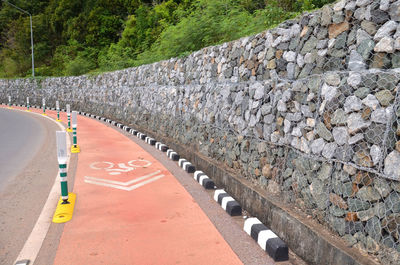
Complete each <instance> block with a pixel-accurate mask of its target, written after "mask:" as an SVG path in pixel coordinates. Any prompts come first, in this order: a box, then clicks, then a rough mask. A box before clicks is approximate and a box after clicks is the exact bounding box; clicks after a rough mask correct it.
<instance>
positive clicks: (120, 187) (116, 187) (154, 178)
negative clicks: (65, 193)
mask: <svg viewBox="0 0 400 265" xmlns="http://www.w3.org/2000/svg"><path fill="white" fill-rule="evenodd" d="M162 177H165V175H158V176H155V177H153V178H151V179H148V180H145V181H142V182H140V183H138V184H136V185H133V186H130V187H124V186H120V185H115V184H110V183H106V182H99V181H93V180H87V179H86V180H85V182H86V183H90V184H95V185H99V186H105V187H110V188H115V189H120V190H126V191H132V190H134V189H137V188H140V187H142V186H144V185H146V184H148V183H151V182H153V181H156V180H158V179H160V178H162Z"/></svg>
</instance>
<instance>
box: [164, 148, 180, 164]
mask: <svg viewBox="0 0 400 265" xmlns="http://www.w3.org/2000/svg"><path fill="white" fill-rule="evenodd" d="M167 156H168V157H169V158H170V159H171V160H172V161H178V160H179V158H180V156H179V155H178V153H177V152H175V151H174V150H172V149H168V150H167Z"/></svg>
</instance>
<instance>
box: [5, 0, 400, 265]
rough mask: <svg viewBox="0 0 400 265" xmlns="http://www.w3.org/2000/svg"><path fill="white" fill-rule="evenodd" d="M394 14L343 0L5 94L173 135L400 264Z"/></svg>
mask: <svg viewBox="0 0 400 265" xmlns="http://www.w3.org/2000/svg"><path fill="white" fill-rule="evenodd" d="M399 22H400V1H391V0H381V1H372V0H357V1H348V0H347V1H345V0H343V1H340V2H337V3H336V4H334V5H332V6H325V7H324V8H323V9H322V10H318V11H315V12H313V13H310V14H303V15H302V16H301V17H299V18H298V19H296V20H290V21H286V22H285V23H283V24H281V25H280V26H278V27H277V28H275V29H272V30H269V31H266V32H263V33H260V34H258V35H255V36H251V37H247V38H243V39H240V40H237V41H233V42H229V43H225V44H222V45H219V46H214V47H208V48H205V49H202V50H200V51H198V52H195V53H193V54H191V55H189V56H188V57H186V58H181V59H171V60H168V61H163V62H159V63H155V64H151V65H146V66H141V67H137V68H130V69H126V70H123V71H116V72H112V73H105V74H102V75H99V76H81V77H65V78H47V79H43V80H33V79H19V80H0V87H1V90H0V100H1V101H2V102H7V96H8V95H11V96H12V97H13V100H14V102H15V103H19V104H23V103H24V101H25V98H26V97H27V96H29V97H30V100H31V104H37V105H39V104H40V102H41V99H42V97H46V99H47V102H49V103H50V104H54V102H55V100H60V101H61V102H62V103H63V104H65V103H71V104H72V105H73V107H74V108H75V109H78V110H82V111H86V112H91V113H95V114H98V115H105V116H108V117H110V118H113V119H117V120H121V121H124V122H127V123H136V124H139V125H141V126H144V127H146V128H148V129H149V130H152V131H154V132H156V133H157V134H160V135H164V136H168V137H171V138H173V139H175V140H177V141H179V142H180V143H182V144H184V145H186V146H188V147H190V148H192V149H193V150H194V151H197V152H200V153H202V154H204V155H206V156H208V157H210V158H213V159H215V160H217V161H219V162H221V163H224V164H225V165H226V166H227V167H229V168H232V169H234V170H235V171H236V172H239V173H240V175H241V176H242V177H243V178H247V179H249V180H251V181H253V182H254V183H256V184H257V185H259V186H261V187H263V188H264V189H266V190H267V191H268V192H270V193H273V194H275V195H276V196H281V198H282V200H283V201H285V202H286V203H288V204H291V205H293V206H294V207H293V208H294V209H299V210H301V211H302V212H305V213H307V214H308V215H310V216H312V217H313V218H314V219H315V220H317V221H319V222H321V223H322V224H324V225H326V227H328V228H329V229H331V230H332V231H334V232H335V233H337V234H338V235H340V236H341V237H342V238H343V239H344V240H345V241H346V242H347V244H348V245H349V246H352V247H355V248H357V249H359V250H360V251H362V252H366V253H369V254H371V255H375V256H376V257H377V258H379V259H380V261H381V262H382V263H384V264H399V263H400V261H399V260H400V257H399V252H400V182H399V180H400V141H399V140H400V95H399V93H400V92H399V81H400V70H398V69H396V68H397V67H399V66H400V23H399ZM35 101H36V102H35Z"/></svg>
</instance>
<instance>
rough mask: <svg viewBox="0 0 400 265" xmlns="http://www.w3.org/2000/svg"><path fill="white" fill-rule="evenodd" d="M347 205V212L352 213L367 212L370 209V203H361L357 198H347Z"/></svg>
mask: <svg viewBox="0 0 400 265" xmlns="http://www.w3.org/2000/svg"><path fill="white" fill-rule="evenodd" d="M347 204H348V205H349V211H352V212H358V211H363V210H368V209H369V208H370V207H371V203H370V202H366V201H362V200H360V199H357V198H349V199H348V200H347Z"/></svg>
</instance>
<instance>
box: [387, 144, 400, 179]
mask: <svg viewBox="0 0 400 265" xmlns="http://www.w3.org/2000/svg"><path fill="white" fill-rule="evenodd" d="M384 173H385V175H386V176H387V177H388V178H391V179H396V180H400V153H399V152H398V151H396V150H394V151H392V152H391V153H390V154H389V155H388V156H387V157H386V158H385V170H384Z"/></svg>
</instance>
